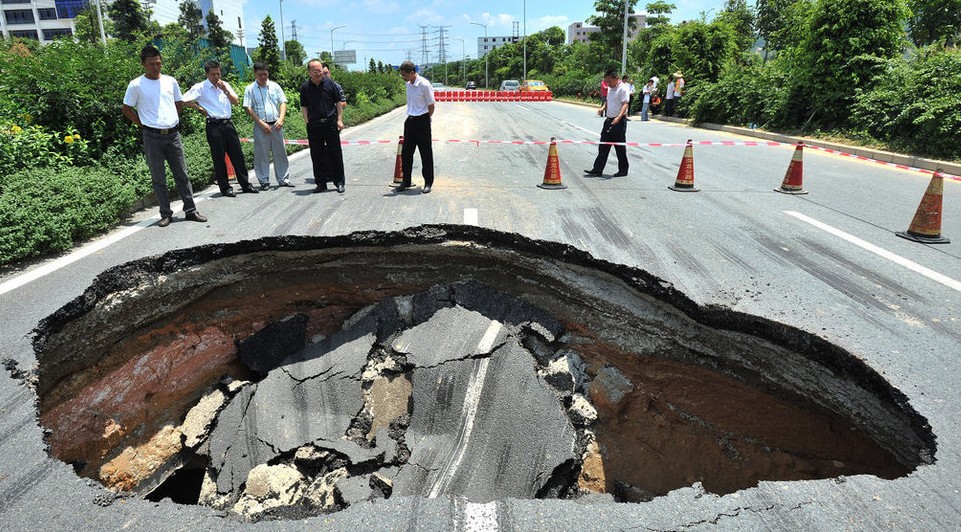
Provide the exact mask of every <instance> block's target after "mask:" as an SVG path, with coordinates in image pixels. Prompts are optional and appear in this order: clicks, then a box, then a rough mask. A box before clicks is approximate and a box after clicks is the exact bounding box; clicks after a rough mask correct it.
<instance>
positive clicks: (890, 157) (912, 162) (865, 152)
mask: <svg viewBox="0 0 961 532" xmlns="http://www.w3.org/2000/svg"><path fill="white" fill-rule="evenodd" d="M652 118H656V119H657V120H660V121H663V122H673V123H675V124H684V125H688V126H691V127H695V128H700V129H709V130H712V131H723V132H725V133H734V134H737V135H744V136H747V137H755V138H759V139H764V140H770V141H774V142H783V143H785V144H797V143H798V142H800V141H804V143H805V144H809V145H812V146H818V147H821V148H826V149H829V150H834V151H839V152H844V153H849V154H851V155H854V156H857V157H866V158H868V159H876V160H878V161H883V162H886V163H892V164H900V165H903V166H910V167H913V168H920V169H922V170H930V171H932V172H933V171H935V170H941V171H942V172H944V173H947V174H953V175H961V164H958V163H952V162H948V161H939V160H937V159H926V158H924V157H915V156H913V155H903V154H899V153H892V152H888V151H881V150H875V149H871V148H864V147H860V146H848V145H845V144H838V143H835V142H825V141H821V140H818V139H813V138H809V137H795V136H791V135H782V134H780V133H773V132H770V131H763V130H760V129H749V128H746V127H738V126H725V125H721V124H712V123H709V122H704V123H700V124H694V123H693V121H692V120H691V119H690V118H675V117H667V116H660V115H653V116H652Z"/></svg>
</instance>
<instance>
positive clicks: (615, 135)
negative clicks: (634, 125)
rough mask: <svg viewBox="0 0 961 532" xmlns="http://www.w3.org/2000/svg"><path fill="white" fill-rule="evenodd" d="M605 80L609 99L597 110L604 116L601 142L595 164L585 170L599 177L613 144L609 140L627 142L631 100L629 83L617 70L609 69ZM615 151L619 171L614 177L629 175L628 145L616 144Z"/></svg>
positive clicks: (586, 172)
mask: <svg viewBox="0 0 961 532" xmlns="http://www.w3.org/2000/svg"><path fill="white" fill-rule="evenodd" d="M604 81H606V82H607V85H608V87H609V88H608V89H607V100H606V101H605V102H604V105H602V106H601V108H600V109H598V110H597V114H598V115H601V116H604V117H605V118H604V128H603V129H602V130H601V144H600V145H599V146H598V147H597V158H596V159H594V166H593V167H592V168H591V169H590V170H584V175H588V176H592V177H597V176H599V175H601V174H603V172H604V166H605V165H606V164H607V156H608V155H610V153H611V144H605V143H608V142H620V143H624V142H627V120H626V119H627V108H628V104H629V102H630V101H631V95H630V92H629V91H628V88H627V84H626V83H624V82H622V81H621V80H620V78H619V77H618V76H617V72H615V71H613V70H608V71H607V73H606V74H604ZM614 153H616V154H617V173H616V174H614V177H624V176H626V175H627V170H628V166H629V163H628V161H627V147H626V146H624V145H623V144H620V145H617V146H614Z"/></svg>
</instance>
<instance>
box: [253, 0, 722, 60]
mask: <svg viewBox="0 0 961 532" xmlns="http://www.w3.org/2000/svg"><path fill="white" fill-rule="evenodd" d="M669 1H670V3H673V4H674V5H675V6H677V9H675V10H674V12H673V13H672V15H671V22H672V23H677V22H681V21H683V20H693V19H698V18H700V17H701V13H705V14H707V17H708V19H709V20H710V19H711V18H713V16H714V13H715V12H716V11H717V10H720V9H721V7H722V6H723V5H724V0H669ZM647 3H648V2H647V1H646V0H638V3H637V9H638V10H639V11H638V12H639V13H642V12H643V9H644V6H645V5H646V4H647ZM525 4H526V16H525ZM243 8H244V25H245V26H246V34H247V35H246V38H245V39H244V45H245V46H247V47H250V48H255V47H257V46H258V36H259V35H260V28H261V23H262V22H263V19H264V17H266V16H267V15H270V17H271V18H272V19H273V20H274V24H275V25H276V26H277V28H278V35H277V38H278V40H280V38H281V36H280V35H279V32H280V21H281V18H282V19H283V26H284V30H283V38H285V39H286V40H292V38H293V33H294V31H293V30H294V29H296V34H297V40H298V41H299V42H300V43H301V44H302V45H303V46H304V50H305V51H306V52H307V55H308V57H316V56H317V55H318V54H319V52H320V51H329V50H331V37H333V49H334V50H356V56H357V63H356V64H353V65H348V66H349V68H350V69H351V70H359V69H366V67H367V65H368V62H369V61H370V59H371V58H373V59H374V60H375V61H382V62H383V63H384V64H392V65H398V64H400V63H401V62H402V61H404V60H405V59H408V58H410V59H411V60H413V61H414V62H418V63H419V62H421V60H422V58H423V53H422V49H423V45H422V43H423V34H422V29H421V26H428V27H427V28H426V31H427V41H428V50H429V51H430V57H429V60H430V61H431V62H434V61H436V60H437V52H438V41H439V37H440V30H439V29H438V26H441V27H443V30H444V35H445V37H444V39H445V45H446V46H445V48H446V52H447V60H448V61H459V60H460V59H461V58H462V57H463V56H464V55H467V56H468V57H471V58H476V57H477V38H478V37H483V36H484V28H483V27H482V26H479V25H474V24H471V23H472V22H476V23H478V24H486V25H487V35H488V36H490V37H494V36H508V35H511V34H512V32H513V22H514V21H517V22H518V23H519V24H518V25H519V29H518V33H519V34H520V35H522V36H523V35H524V26H525V21H526V26H527V34H528V35H530V34H532V33H536V32H538V31H541V30H544V29H547V28H549V27H551V26H558V27H560V28H561V29H563V30H564V31H565V32H566V31H567V27H568V26H569V25H570V24H572V23H574V22H579V21H580V22H585V23H586V21H587V18H588V17H590V16H591V15H593V14H594V2H593V0H511V1H502V0H495V1H486V2H485V1H469V0H243ZM281 9H282V10H283V12H282V13H281ZM712 9H713V10H714V11H712ZM294 26H296V28H294ZM340 26H342V27H340ZM334 28H336V29H334ZM331 30H333V31H331ZM461 39H462V40H463V43H462V42H461ZM619 54H620V52H619V51H618V52H617V54H616V55H618V56H619Z"/></svg>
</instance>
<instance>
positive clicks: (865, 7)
mask: <svg viewBox="0 0 961 532" xmlns="http://www.w3.org/2000/svg"><path fill="white" fill-rule="evenodd" d="M638 1H639V0H628V4H629V7H630V11H631V13H633V12H634V11H635V8H638ZM755 4H756V7H749V6H748V3H747V2H746V0H726V1H725V2H724V5H723V7H722V8H721V9H719V10H717V11H716V12H715V10H711V13H704V14H702V15H701V16H700V17H699V18H698V19H696V20H689V21H680V22H677V23H675V22H672V20H671V14H672V12H673V11H674V9H675V6H674V5H673V4H670V3H668V2H664V1H657V2H652V3H648V4H645V5H644V6H643V8H640V10H642V11H643V12H645V13H646V14H647V19H646V23H647V27H645V28H643V29H640V30H637V31H639V34H638V36H637V38H636V39H634V40H632V41H630V42H629V44H628V47H627V50H628V58H627V72H626V74H627V75H629V76H631V77H633V78H634V80H635V83H636V85H637V87H638V91H639V90H640V89H639V87H640V86H641V85H643V83H644V82H645V81H646V80H647V79H648V78H650V77H652V76H657V77H658V78H659V79H660V84H659V86H658V90H659V92H660V95H661V97H662V98H663V96H664V92H665V89H666V87H667V80H668V78H669V76H670V75H671V74H672V73H673V72H675V71H678V70H680V71H681V72H683V73H684V76H685V80H686V81H687V87H686V92H685V95H684V98H683V99H682V101H681V104H680V106H679V109H678V111H679V113H680V114H681V115H682V116H688V117H690V118H692V119H693V120H694V121H696V122H715V123H725V124H732V125H742V126H748V125H752V124H753V125H756V126H757V127H760V128H765V129H769V130H776V131H781V132H785V133H793V134H803V135H809V136H815V137H818V136H819V137H827V138H832V139H835V140H840V139H844V140H847V141H848V142H852V143H859V144H865V145H872V146H875V147H880V148H885V149H889V150H892V151H900V152H906V153H911V154H915V155H920V156H928V157H934V158H941V159H948V160H961V51H959V50H958V48H957V45H958V37H959V34H961V0H937V1H933V0H757V1H756V2H755ZM594 7H595V11H596V14H595V16H593V17H591V18H590V19H589V20H588V21H587V23H588V24H592V25H595V26H599V27H601V28H602V31H601V32H598V33H595V34H593V35H592V40H591V41H589V42H585V43H581V42H578V43H573V44H566V36H565V32H564V30H563V29H561V28H558V27H552V28H548V29H547V30H544V31H541V32H538V33H534V34H532V35H529V36H528V37H527V38H526V42H525V40H523V39H522V40H520V41H519V42H517V43H514V44H507V45H503V46H500V47H498V48H497V49H495V50H493V51H492V52H491V53H489V54H488V56H487V58H486V59H484V58H482V59H470V60H467V61H466V62H451V63H448V64H447V65H443V66H445V67H446V68H444V69H443V70H441V69H439V67H434V68H433V69H429V70H428V71H426V72H424V74H425V75H426V76H427V77H429V78H431V79H433V80H435V81H443V82H445V83H446V84H447V85H450V86H455V87H457V86H461V87H462V86H464V85H465V84H466V82H467V81H474V82H475V83H476V84H477V86H478V87H481V88H483V87H484V86H485V63H486V64H487V66H486V68H487V72H489V85H488V86H489V87H492V88H496V87H498V86H499V85H500V82H501V81H503V80H505V79H522V78H523V77H524V62H525V58H524V53H523V50H524V48H525V45H526V49H527V56H526V64H527V76H526V77H527V78H528V79H541V80H543V81H545V82H546V84H547V85H548V87H550V89H551V90H552V91H553V92H554V94H555V95H557V96H560V97H567V98H578V99H585V100H586V99H592V100H593V101H597V100H596V98H597V97H598V96H599V94H598V92H599V83H600V79H601V76H602V74H603V72H604V71H605V70H607V69H609V68H613V69H616V70H620V66H621V62H620V57H621V47H622V41H621V36H622V24H623V9H624V3H623V1H621V0H596V1H595V2H594ZM108 14H109V15H110V18H109V20H108V23H107V25H106V28H104V30H105V32H106V33H107V34H108V35H110V36H111V37H110V38H109V39H108V40H107V42H106V44H101V40H100V39H101V37H100V27H99V24H98V23H97V19H96V17H95V16H92V15H91V14H90V12H86V13H82V14H81V15H80V16H78V17H77V19H76V21H75V23H76V29H77V31H76V34H75V39H74V40H64V41H59V42H55V43H53V44H49V45H45V46H40V45H39V44H38V43H37V42H35V41H29V40H12V41H2V42H0V266H5V265H10V264H12V263H16V262H18V261H22V260H24V259H29V258H31V257H37V256H41V255H45V254H49V253H54V252H58V251H62V250H65V249H69V248H70V247H71V246H72V245H73V244H74V243H75V242H77V241H79V240H82V239H85V238H89V237H91V236H95V235H96V234H98V233H100V232H102V231H104V230H106V229H109V228H111V227H114V226H116V225H117V224H118V223H121V222H122V221H123V220H124V219H125V218H126V216H128V213H129V212H130V210H131V207H132V206H133V205H135V204H136V202H137V201H138V200H140V199H141V198H144V197H148V196H149V195H150V193H151V186H150V177H149V172H148V171H147V168H146V163H145V161H144V157H143V153H142V146H141V144H140V138H139V134H138V131H137V128H135V127H134V126H133V125H132V124H131V123H129V121H127V120H126V119H125V118H124V117H123V115H122V114H121V113H120V105H121V101H122V99H123V94H124V90H125V88H126V86H127V83H128V82H129V81H130V80H131V79H133V78H135V77H137V76H139V75H140V74H141V73H142V69H141V67H140V64H139V61H138V59H137V58H138V56H139V50H140V48H141V47H142V46H143V45H144V44H147V43H151V42H152V43H154V44H156V45H157V46H158V47H160V48H161V51H162V53H163V58H164V73H166V74H169V75H171V76H174V77H175V78H176V79H177V80H178V82H179V83H180V85H181V88H182V90H186V89H187V88H189V87H190V86H191V85H192V84H193V83H196V82H198V81H202V80H203V79H204V74H203V69H202V67H201V65H202V63H203V61H204V60H206V59H210V58H216V59H218V60H220V62H221V64H223V65H224V67H225V68H224V71H225V73H226V76H225V77H226V79H227V80H228V81H229V82H230V83H231V84H232V85H233V87H234V89H235V90H236V91H237V92H238V94H242V91H243V89H244V87H245V86H246V85H247V84H248V83H250V82H251V81H252V79H253V78H252V76H253V73H252V72H251V71H250V69H248V68H246V67H245V66H244V65H243V64H242V62H241V61H238V60H237V57H236V54H235V53H233V54H232V53H231V50H230V44H229V42H230V39H229V35H225V34H224V32H223V29H222V27H221V25H220V22H219V20H217V17H216V15H213V16H212V17H211V18H208V20H206V23H207V27H206V29H205V26H204V25H203V24H202V21H201V20H200V16H201V15H200V11H199V9H196V8H195V6H194V4H193V3H191V2H183V3H182V4H181V19H180V21H178V23H176V24H170V25H168V26H165V27H159V26H157V25H156V24H154V23H150V22H149V21H148V18H147V17H145V16H144V15H143V11H142V7H141V4H140V3H139V2H136V1H135V0H116V1H115V2H113V3H112V4H111V5H110V7H109V8H108ZM709 15H710V17H709ZM631 22H632V24H633V22H634V21H633V19H632V21H631ZM251 37H253V36H251ZM258 40H259V44H260V47H259V48H258V49H257V51H256V53H255V54H254V57H253V59H254V60H261V61H264V62H266V63H267V64H268V65H269V66H270V69H271V79H273V80H274V81H277V82H278V83H280V85H281V86H282V87H284V89H285V91H286V92H287V96H288V100H289V103H288V117H287V122H286V136H287V138H289V139H296V138H306V129H305V125H304V123H303V120H302V117H301V113H300V111H299V108H300V102H299V95H298V87H299V86H300V84H301V83H302V82H303V81H304V80H306V79H307V76H306V68H305V66H304V64H305V61H306V59H307V55H306V53H305V52H304V50H303V47H302V46H300V45H299V43H297V42H296V41H287V43H286V51H287V57H286V59H282V58H281V53H280V46H279V43H278V42H277V37H276V27H275V25H274V22H273V21H272V20H271V19H270V17H267V18H265V19H264V21H263V23H262V27H261V29H260V34H259V37H258ZM235 52H236V51H235ZM326 55H327V53H326V52H325V53H324V54H323V56H322V59H327V57H326ZM333 76H334V79H335V80H336V81H338V82H339V83H340V84H341V85H342V86H343V88H344V91H345V93H346V95H347V99H348V107H347V110H346V111H345V122H346V123H347V125H348V126H349V125H353V124H358V123H361V122H363V121H366V120H369V119H370V118H372V117H374V116H377V115H379V114H382V113H385V112H387V111H390V110H391V109H393V108H395V107H397V106H399V105H402V104H403V102H404V87H403V81H402V80H401V79H400V77H399V76H397V75H396V74H394V72H393V67H392V66H391V65H385V64H383V63H382V62H379V61H378V62H375V61H374V59H371V60H370V64H369V66H368V68H367V71H365V72H347V71H346V70H343V69H336V70H335V71H334V73H333ZM234 113H235V118H237V120H236V121H235V123H236V125H237V127H238V131H239V132H240V134H241V136H242V137H250V136H251V135H252V125H251V123H250V120H249V119H247V118H246V116H245V114H244V113H243V111H242V110H241V109H239V108H236V109H235V110H234ZM181 125H182V127H181V132H182V135H183V143H184V149H185V152H186V158H187V164H188V167H189V173H190V176H191V179H192V180H193V184H194V187H195V188H197V189H201V188H204V187H206V186H207V185H208V184H209V183H211V182H212V175H213V164H212V162H211V160H210V153H209V150H208V148H207V143H206V139H205V136H204V131H203V128H204V126H203V119H202V117H201V115H200V114H198V113H195V112H192V111H187V112H185V113H184V115H183V116H182V117H181ZM298 149H302V147H301V146H290V147H288V150H289V151H291V152H292V151H296V150H298ZM244 151H245V155H246V157H247V163H248V166H252V157H253V147H252V145H251V144H249V143H248V144H244ZM168 185H169V186H170V188H171V190H174V187H173V181H172V179H170V178H169V176H168Z"/></svg>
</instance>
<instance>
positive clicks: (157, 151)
mask: <svg viewBox="0 0 961 532" xmlns="http://www.w3.org/2000/svg"><path fill="white" fill-rule="evenodd" d="M162 63H163V60H162V59H161V57H160V50H158V49H157V48H155V47H153V46H150V45H147V46H144V47H143V49H142V50H141V51H140V64H141V65H143V69H144V74H143V75H142V76H140V77H139V78H136V79H134V80H132V81H131V82H130V83H129V84H128V85H127V92H126V93H125V94H124V96H123V107H122V111H123V114H124V116H126V117H127V118H128V119H129V120H130V121H131V122H133V123H134V124H137V126H139V127H140V128H141V130H142V135H143V150H144V155H145V156H146V158H147V167H148V168H150V182H151V184H152V185H153V191H154V195H155V196H156V197H157V203H158V204H159V206H160V221H159V222H157V225H158V226H160V227H167V226H168V225H170V221H171V220H172V219H173V210H171V208H170V197H169V195H168V194H167V176H166V172H165V170H164V162H165V161H166V163H167V164H169V165H170V172H171V173H172V174H173V176H174V183H176V184H177V192H178V193H179V194H180V199H182V200H183V202H184V217H185V218H186V219H188V220H191V221H194V222H206V221H207V218H205V217H204V216H203V215H202V214H200V213H199V212H197V206H196V204H194V196H193V188H192V187H191V186H190V178H189V177H188V176H187V161H186V159H185V158H184V147H183V144H182V143H181V142H180V133H179V132H177V126H178V125H179V124H180V110H181V109H182V108H183V101H182V96H181V94H180V85H179V84H177V80H175V79H174V78H172V77H170V76H166V75H164V74H161V73H160V68H161V65H162Z"/></svg>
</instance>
